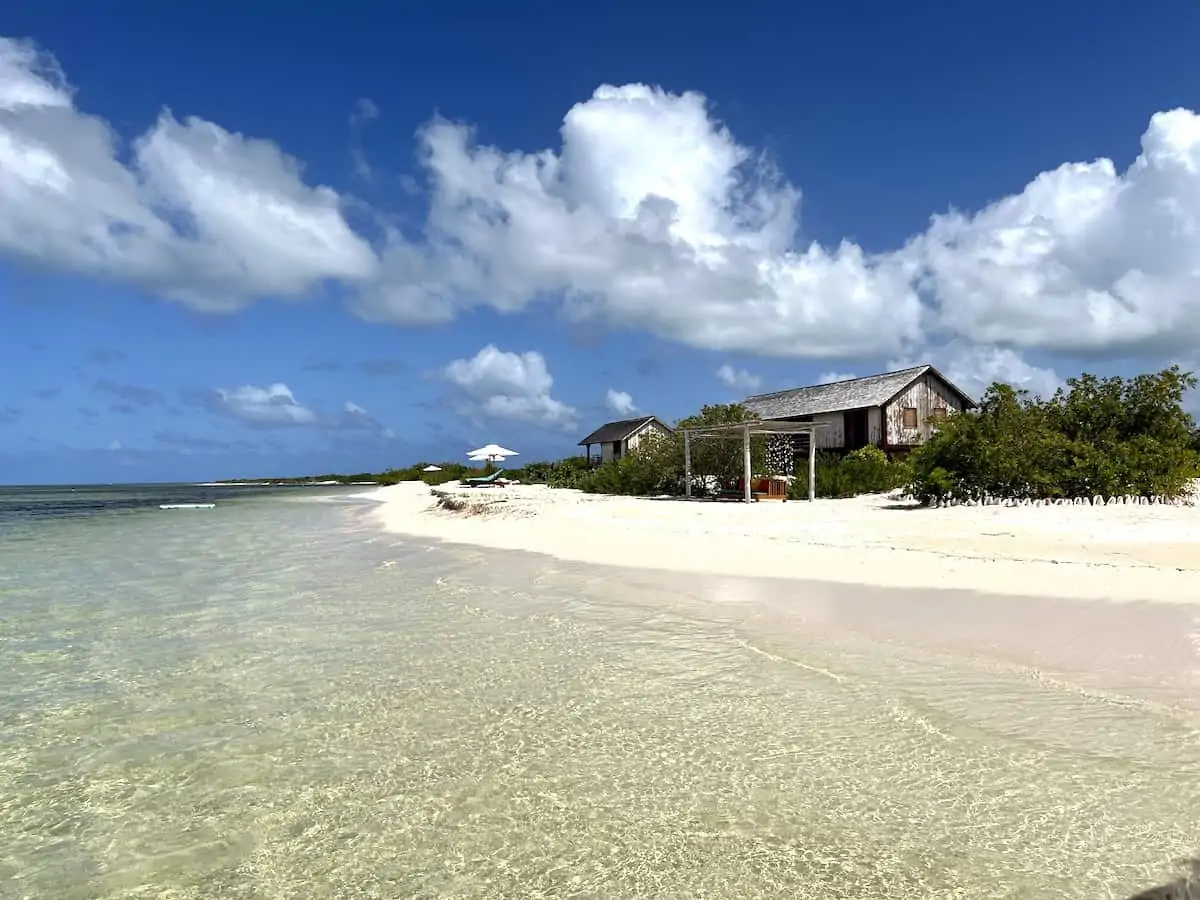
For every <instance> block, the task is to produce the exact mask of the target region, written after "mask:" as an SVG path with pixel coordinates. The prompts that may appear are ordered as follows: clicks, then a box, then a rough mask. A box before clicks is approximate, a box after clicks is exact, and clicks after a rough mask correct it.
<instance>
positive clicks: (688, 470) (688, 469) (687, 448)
mask: <svg viewBox="0 0 1200 900" xmlns="http://www.w3.org/2000/svg"><path fill="white" fill-rule="evenodd" d="M683 495H684V496H685V497H691V496H692V433H691V432H690V431H686V430H685V431H684V432H683Z"/></svg>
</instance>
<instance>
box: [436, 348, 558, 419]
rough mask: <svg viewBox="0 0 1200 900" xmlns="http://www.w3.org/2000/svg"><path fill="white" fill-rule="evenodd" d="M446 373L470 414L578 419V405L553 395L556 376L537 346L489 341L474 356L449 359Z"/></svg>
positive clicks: (521, 417)
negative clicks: (521, 349) (516, 348)
mask: <svg viewBox="0 0 1200 900" xmlns="http://www.w3.org/2000/svg"><path fill="white" fill-rule="evenodd" d="M442 375H443V377H444V378H445V379H446V380H447V381H448V382H449V383H450V384H452V385H453V386H454V387H455V388H456V390H457V392H458V394H459V395H460V399H461V400H463V401H464V403H463V406H464V411H465V412H467V413H468V414H470V415H473V416H476V417H481V418H491V419H513V420H517V421H522V422H530V423H532V424H535V425H542V426H549V427H564V428H565V427H572V426H574V424H575V419H576V412H575V410H574V409H573V408H572V407H570V406H568V405H567V404H565V403H563V402H562V401H560V400H556V399H555V398H554V397H553V396H552V395H551V390H552V389H553V387H554V378H553V377H552V376H551V375H550V371H549V369H547V368H546V360H545V358H544V357H543V356H542V354H540V353H538V352H537V351H536V350H530V351H527V352H525V353H510V352H507V351H504V350H500V349H498V348H497V347H495V346H494V345H492V344H488V345H487V346H486V347H484V348H483V349H481V350H480V351H479V352H478V353H476V354H475V355H474V356H473V357H471V358H470V359H456V360H454V361H453V362H451V363H450V364H448V365H447V366H446V367H445V369H443V371H442Z"/></svg>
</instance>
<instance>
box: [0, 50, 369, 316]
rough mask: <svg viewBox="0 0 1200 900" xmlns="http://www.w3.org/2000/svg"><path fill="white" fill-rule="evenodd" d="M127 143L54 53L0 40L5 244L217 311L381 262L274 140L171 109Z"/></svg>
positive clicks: (0, 233)
mask: <svg viewBox="0 0 1200 900" xmlns="http://www.w3.org/2000/svg"><path fill="white" fill-rule="evenodd" d="M123 155H124V154H122V153H121V150H120V148H119V147H118V140H117V137H116V135H115V134H114V133H113V132H112V130H111V129H110V128H109V127H108V125H107V124H106V123H105V122H103V121H102V120H100V119H98V118H95V117H92V116H88V115H85V114H84V113H82V112H80V111H79V110H78V109H77V108H76V107H75V105H74V100H73V97H72V93H71V90H70V88H69V87H68V86H67V84H66V82H65V80H64V78H63V76H62V74H61V72H60V71H59V70H58V68H57V65H56V64H55V63H54V61H53V60H52V59H50V58H49V57H47V56H44V55H40V54H39V53H38V52H37V51H36V50H35V49H34V48H33V47H32V45H30V44H28V43H22V42H16V41H11V40H8V39H4V38H0V253H2V254H6V255H9V256H11V257H15V258H18V259H21V260H23V261H26V262H29V263H32V264H35V265H40V266H45V267H48V268H55V269H65V270H68V271H72V272H76V273H79V274H83V275H90V276H97V277H105V278H114V279H122V280H125V281H130V282H134V283H137V284H140V285H143V286H145V287H148V288H150V289H151V290H154V291H156V292H158V293H160V294H162V295H164V296H166V297H170V298H173V299H176V300H180V301H182V302H185V303H187V304H188V305H190V306H192V307H194V308H196V309H200V310H208V311H216V310H231V309H237V308H239V307H241V306H244V305H246V304H248V303H250V302H252V301H253V300H255V299H257V298H258V297H262V296H282V297H294V296H300V295H302V294H304V293H306V292H307V291H308V290H309V289H310V288H312V287H313V286H314V285H315V284H317V283H319V282H320V281H323V280H325V279H357V278H366V277H369V276H371V275H372V274H373V273H374V271H375V266H376V259H375V255H374V253H373V252H372V251H371V248H370V246H369V245H368V244H367V243H366V242H365V241H364V240H362V239H361V238H360V237H358V236H357V235H356V234H355V233H354V232H353V231H352V230H351V229H350V227H349V226H348V225H347V224H346V221H345V219H344V218H343V217H342V214H341V211H340V208H339V207H340V198H339V197H338V195H337V193H336V192H334V191H333V190H331V189H329V188H324V187H316V188H313V187H309V186H307V185H305V184H304V183H303V181H302V180H301V172H300V166H299V164H298V163H296V162H295V161H294V160H292V159H290V158H289V157H287V156H285V155H284V154H283V153H281V152H280V150H279V149H278V148H277V147H276V146H275V145H274V144H272V143H270V142H267V141H257V140H252V139H250V138H247V137H244V136H242V135H239V134H234V133H231V132H228V131H226V130H224V129H222V128H221V127H220V126H218V125H214V124H213V123H211V122H206V121H204V120H202V119H196V118H188V119H185V120H184V121H182V122H180V121H178V120H176V119H175V118H174V116H172V115H171V113H170V112H168V111H164V112H163V113H162V114H161V115H160V116H159V118H158V121H157V122H156V123H155V124H154V125H153V127H151V128H150V130H149V131H147V132H146V133H145V134H143V135H142V136H141V137H139V138H138V139H137V140H136V141H134V142H133V146H132V154H130V162H129V165H128V166H127V165H126V164H124V163H123V162H122V161H121V156H123Z"/></svg>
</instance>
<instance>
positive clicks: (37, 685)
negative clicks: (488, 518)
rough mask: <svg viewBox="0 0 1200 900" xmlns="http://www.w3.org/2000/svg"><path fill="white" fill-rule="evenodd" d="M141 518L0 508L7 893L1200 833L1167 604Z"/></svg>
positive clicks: (988, 872)
mask: <svg viewBox="0 0 1200 900" xmlns="http://www.w3.org/2000/svg"><path fill="white" fill-rule="evenodd" d="M156 507H157V504H154V505H153V506H150V507H147V508H144V509H142V510H141V511H138V512H130V513H128V514H123V515H106V514H97V515H87V516H67V517H51V516H42V517H41V518H40V519H39V520H38V521H37V522H36V523H35V522H33V521H32V519H31V518H29V517H26V518H25V519H23V520H22V524H20V526H19V527H17V526H16V525H14V524H13V522H14V521H15V517H13V521H10V527H9V528H8V529H7V531H0V897H14V898H15V897H39V898H40V897H50V898H62V900H70V898H100V897H106V898H107V897H114V898H115V897H130V898H132V897H156V898H157V897H169V898H193V897H195V898H200V897H205V898H209V897H211V898H251V897H253V898H258V897H264V898H265V897H270V898H276V897H278V898H284V897H289V898H290V897H312V898H322V897H346V898H360V897H361V898H370V897H378V898H400V897H403V898H409V897H419V898H435V897H437V898H450V897H461V898H468V897H470V898H484V897H496V898H500V897H506V898H507V897H596V898H601V897H603V898H618V897H621V898H623V897H654V898H726V897H738V898H741V897H747V898H751V897H752V898H758V897H779V898H784V897H786V898H807V897H813V898H817V897H820V898H839V897H845V898H884V897H887V898H892V897H897V898H920V897H939V898H940V897H947V898H950V897H963V898H968V897H969V898H980V897H1029V898H1035V897H1036V898H1046V897H1056V898H1074V897H1079V898H1103V897H1124V896H1127V895H1129V894H1131V893H1132V892H1133V891H1134V890H1136V889H1139V888H1143V887H1146V886H1149V885H1151V884H1154V883H1156V882H1161V881H1164V880H1166V879H1167V878H1168V877H1170V876H1171V874H1172V872H1173V870H1172V864H1173V862H1174V861H1175V860H1177V859H1180V858H1182V857H1187V856H1194V855H1196V853H1197V851H1198V850H1200V710H1198V708H1197V706H1198V705H1200V704H1198V703H1197V702H1196V698H1197V690H1196V688H1197V686H1198V685H1197V682H1196V681H1195V680H1194V677H1195V675H1194V672H1192V670H1190V669H1187V668H1186V666H1185V665H1184V664H1183V662H1182V661H1183V659H1184V657H1183V655H1182V654H1183V650H1182V649H1181V647H1183V643H1186V634H1185V633H1184V631H1183V630H1180V629H1182V628H1183V625H1184V623H1185V619H1186V617H1187V616H1188V615H1189V614H1188V613H1185V612H1179V611H1166V612H1163V611H1147V610H1141V611H1137V610H1134V611H1127V612H1124V613H1121V615H1134V614H1136V615H1139V616H1142V617H1143V618H1142V619H1141V620H1140V621H1145V622H1150V623H1151V624H1150V626H1148V627H1149V628H1150V632H1149V636H1148V637H1147V638H1146V639H1145V640H1146V641H1148V644H1147V645H1146V646H1142V645H1141V644H1138V643H1137V642H1136V641H1133V639H1132V638H1127V637H1125V636H1124V634H1125V633H1126V632H1128V631H1129V629H1127V628H1124V627H1121V626H1120V625H1119V623H1117V621H1116V620H1115V619H1113V620H1111V621H1110V620H1108V619H1105V620H1104V621H1101V620H1100V619H1099V618H1095V619H1094V621H1093V620H1090V619H1086V618H1077V619H1072V618H1071V617H1072V616H1075V615H1078V616H1080V617H1086V616H1093V617H1096V616H1103V615H1109V614H1108V613H1102V612H1096V611H1095V610H1091V611H1086V612H1079V613H1078V614H1076V613H1073V612H1071V611H1070V610H1067V611H1065V612H1064V611H1061V610H1060V611H1059V612H1058V613H1056V615H1057V616H1058V617H1059V620H1061V621H1066V622H1067V623H1068V626H1069V627H1067V628H1066V629H1065V630H1064V634H1068V635H1069V634H1078V633H1079V631H1080V630H1081V623H1083V624H1086V625H1087V629H1089V630H1091V631H1094V633H1095V634H1097V635H1100V634H1102V633H1107V632H1104V628H1110V627H1111V629H1110V630H1112V631H1113V633H1114V634H1116V635H1117V636H1116V637H1111V638H1108V637H1105V638H1099V637H1098V638H1096V639H1095V640H1094V641H1087V640H1085V641H1082V642H1079V643H1078V644H1076V645H1070V646H1068V644H1070V641H1069V640H1067V639H1065V638H1064V639H1063V640H1061V641H1060V640H1058V639H1055V640H1054V641H1051V642H1048V643H1046V644H1045V646H1043V645H1041V644H1037V645H1036V646H1035V645H1034V644H1030V645H1028V646H1024V645H1023V646H1022V647H1021V648H1020V652H1018V651H1017V649H1014V648H1016V647H1017V643H1018V642H1015V641H1010V640H1009V639H1007V638H1002V637H1001V638H995V639H993V638H992V637H989V636H992V635H1000V634H1002V631H1003V629H1002V628H1000V626H999V624H995V625H992V624H989V622H990V620H989V618H988V617H989V615H991V616H994V617H995V622H996V623H1000V622H1002V621H1005V620H1007V619H1008V618H1010V617H1011V616H1023V615H1027V613H1025V612H1022V611H1021V610H1020V608H1019V607H1018V606H1016V605H1015V604H1016V603H1017V601H1013V604H1014V605H1013V606H1008V605H1006V604H1007V601H1004V600H1003V598H953V597H951V598H945V597H941V598H938V599H935V600H929V601H922V600H920V599H919V598H907V597H904V596H900V595H895V594H885V593H879V592H876V593H875V594H873V595H869V596H868V595H867V594H865V593H864V592H862V591H861V589H853V588H829V587H821V586H817V585H804V584H795V585H788V586H779V585H767V584H758V583H753V582H735V581H730V580H726V579H718V580H713V579H709V580H707V581H704V580H699V579H687V578H681V577H671V576H666V575H661V574H659V575H656V574H648V573H637V572H620V571H617V570H602V569H586V568H580V567H574V566H567V565H565V564H559V563H554V562H552V561H549V560H545V559H542V558H538V557H534V556H521V555H513V554H507V555H501V554H493V553H485V552H483V551H479V550H474V549H470V548H435V547H430V546H428V545H427V544H426V543H423V542H421V541H410V540H402V539H400V538H398V537H396V536H390V535H382V534H380V533H379V532H377V531H376V530H375V529H374V527H373V526H372V524H371V523H370V521H369V520H368V519H367V518H366V517H365V516H364V512H363V509H362V508H361V505H360V504H357V503H353V502H349V501H346V500H345V499H344V498H343V499H341V500H333V501H318V500H315V499H313V497H312V496H311V495H304V496H298V495H277V494H265V495H259V496H245V497H244V498H243V499H242V500H237V501H232V502H222V503H219V504H218V507H217V508H216V509H213V510H195V511H187V510H173V511H160V510H158V509H157V508H156ZM922 603H926V606H924V607H923V606H922ZM928 603H933V604H943V606H941V607H937V609H942V610H944V611H943V612H942V613H937V609H935V610H934V612H935V614H934V615H932V616H931V614H930V608H929V607H928ZM966 608H970V609H971V610H973V611H972V612H971V615H970V622H971V623H974V624H973V625H968V624H963V623H964V622H967V618H962V619H961V621H960V620H959V619H956V618H955V615H956V614H955V613H954V612H953V611H952V610H962V609H966ZM888 610H891V612H890V613H889V612H888ZM897 610H900V611H901V612H897ZM989 610H990V611H991V612H989ZM1112 615H1117V613H1116V612H1114V613H1112ZM889 616H890V618H889ZM921 616H926V617H929V618H930V619H931V621H938V622H943V623H950V624H947V625H945V626H944V627H942V628H941V631H938V629H932V630H931V629H928V628H924V627H922V628H920V629H917V628H915V627H912V626H911V623H912V622H913V621H916V619H914V618H913V617H917V618H919V617H921ZM1064 617H1065V619H1064ZM1156 617H1157V618H1156ZM906 622H907V623H909V625H907V626H906V625H905V624H904V623H906ZM955 623H957V624H955ZM1106 623H1107V624H1106ZM971 627H974V628H977V629H983V631H982V632H970V633H968V632H969V630H970V628H971ZM1055 627H1058V626H1055ZM1048 628H1049V626H1048ZM964 629H966V630H964ZM1051 630H1052V629H1051ZM1177 630H1178V631H1179V634H1178V635H1176V636H1177V637H1178V641H1177V642H1175V643H1172V642H1171V641H1169V640H1167V637H1166V636H1170V635H1174V634H1175V631H1177ZM951 632H953V633H951ZM926 633H929V634H934V637H933V638H928V639H927V638H925V637H922V635H925V634H926ZM937 635H941V638H945V640H941V638H938V637H937ZM1181 642H1182V643H1181ZM1035 643H1036V642H1035ZM1060 645H1061V649H1056V648H1060ZM1122 647H1124V648H1125V649H1127V650H1128V651H1129V656H1130V660H1126V661H1125V662H1124V663H1123V665H1122V667H1121V672H1123V673H1125V674H1122V675H1120V676H1118V675H1116V674H1114V673H1115V672H1116V671H1117V670H1116V669H1115V668H1113V669H1112V671H1109V668H1107V667H1106V663H1105V661H1104V659H1099V658H1093V657H1092V656H1090V655H1089V654H1090V653H1091V652H1092V650H1093V649H1094V650H1095V653H1096V654H1101V655H1103V656H1104V657H1105V658H1106V659H1109V660H1110V661H1111V658H1112V655H1113V654H1114V653H1115V652H1116V650H1114V649H1113V648H1118V649H1119V648H1122ZM1047 648H1049V649H1047ZM1156 648H1158V649H1156ZM1159 650H1161V653H1159ZM1189 652H1190V651H1189ZM1039 653H1041V654H1045V653H1050V654H1051V655H1056V658H1057V659H1058V660H1059V662H1060V663H1061V665H1059V666H1058V668H1055V669H1053V670H1050V669H1048V668H1046V667H1045V663H1044V661H1043V662H1042V663H1039V662H1038V660H1037V659H1036V658H1035V657H1036V656H1037V654H1039ZM1156 654H1157V655H1156ZM1141 656H1147V659H1148V660H1149V661H1148V662H1147V661H1143V662H1142V663H1139V662H1138V661H1137V660H1136V659H1133V657H1138V658H1139V659H1140V657H1141ZM1164 659H1165V660H1167V661H1168V662H1169V663H1170V664H1169V665H1168V664H1166V663H1162V662H1161V660H1164ZM1131 660H1132V661H1131ZM1156 660H1158V661H1157V662H1156Z"/></svg>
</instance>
